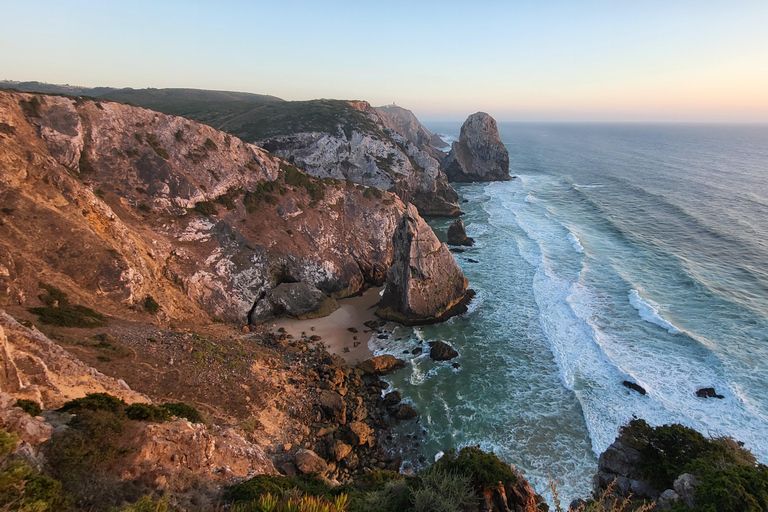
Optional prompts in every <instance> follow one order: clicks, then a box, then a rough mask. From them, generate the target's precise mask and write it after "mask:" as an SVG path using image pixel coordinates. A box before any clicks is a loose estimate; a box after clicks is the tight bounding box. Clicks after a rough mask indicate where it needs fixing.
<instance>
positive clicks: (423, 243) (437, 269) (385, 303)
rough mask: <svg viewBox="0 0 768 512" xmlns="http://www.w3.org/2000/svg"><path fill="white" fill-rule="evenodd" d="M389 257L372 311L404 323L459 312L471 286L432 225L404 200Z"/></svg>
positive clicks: (464, 307)
mask: <svg viewBox="0 0 768 512" xmlns="http://www.w3.org/2000/svg"><path fill="white" fill-rule="evenodd" d="M393 245H394V259H393V262H392V266H391V267H390V268H389V270H388V271H387V280H386V285H387V286H386V288H385V290H384V295H383V296H382V299H381V302H379V307H378V309H377V310H376V314H377V315H378V316H379V317H381V318H384V319H388V320H394V321H397V322H400V323H403V324H406V325H418V324H426V323H435V322H442V321H444V320H447V319H448V318H450V317H452V316H455V315H458V314H461V313H464V312H465V311H466V310H467V304H468V303H469V301H470V300H471V298H472V297H473V296H474V292H471V291H470V290H467V280H466V279H465V278H464V275H463V274H462V273H461V269H460V268H459V266H458V265H457V264H456V261H455V260H454V259H453V256H451V253H450V252H449V251H448V248H447V247H446V246H445V245H443V244H442V243H440V241H439V240H438V239H437V237H436V236H435V234H434V232H433V231H432V229H431V228H430V227H429V226H428V225H427V223H426V222H424V219H422V218H421V217H420V216H419V214H418V212H417V211H416V208H415V207H414V206H413V205H410V204H409V205H408V207H407V209H406V212H405V213H404V214H403V216H402V217H401V218H400V222H399V223H398V226H397V229H396V230H395V235H394V236H393Z"/></svg>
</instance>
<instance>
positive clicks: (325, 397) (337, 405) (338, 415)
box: [318, 390, 347, 425]
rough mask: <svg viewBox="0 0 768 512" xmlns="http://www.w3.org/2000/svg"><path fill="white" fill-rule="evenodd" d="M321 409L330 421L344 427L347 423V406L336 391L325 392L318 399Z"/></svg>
mask: <svg viewBox="0 0 768 512" xmlns="http://www.w3.org/2000/svg"><path fill="white" fill-rule="evenodd" d="M318 401H319V403H320V408H321V409H322V410H323V413H325V416H326V417H327V418H328V420H330V421H332V422H334V423H339V424H341V425H344V424H345V423H346V422H347V404H345V403H344V399H342V398H341V395H340V394H338V393H336V392H335V391H329V390H323V391H321V392H320V397H319V399H318Z"/></svg>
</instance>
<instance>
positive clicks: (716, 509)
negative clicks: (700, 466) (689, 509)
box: [695, 464, 768, 512]
mask: <svg viewBox="0 0 768 512" xmlns="http://www.w3.org/2000/svg"><path fill="white" fill-rule="evenodd" d="M699 477H700V478H701V483H700V484H699V486H698V487H697V488H696V495H695V503H696V505H697V510H700V511H701V512H761V511H763V510H768V467H766V466H763V465H762V464H761V465H759V466H757V467H755V466H735V467H732V468H727V469H712V468H709V469H708V470H706V471H704V472H703V473H700V474H699Z"/></svg>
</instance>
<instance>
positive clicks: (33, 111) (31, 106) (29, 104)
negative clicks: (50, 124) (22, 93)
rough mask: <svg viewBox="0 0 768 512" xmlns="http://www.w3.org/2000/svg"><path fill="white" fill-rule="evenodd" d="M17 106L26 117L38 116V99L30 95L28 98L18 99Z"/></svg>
mask: <svg viewBox="0 0 768 512" xmlns="http://www.w3.org/2000/svg"><path fill="white" fill-rule="evenodd" d="M19 106H20V107H21V110H22V111H23V112H24V115H25V116H27V117H40V106H41V105H40V100H39V99H38V98H37V96H32V97H31V98H30V99H28V100H19Z"/></svg>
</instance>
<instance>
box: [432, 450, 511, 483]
mask: <svg viewBox="0 0 768 512" xmlns="http://www.w3.org/2000/svg"><path fill="white" fill-rule="evenodd" d="M432 468H434V469H435V470H438V471H441V470H442V471H443V472H445V473H456V474H458V475H462V476H466V477H467V478H469V479H470V481H471V482H472V485H473V486H474V487H475V488H478V489H493V488H495V487H497V486H498V485H499V482H505V483H506V482H513V483H514V482H517V477H516V476H515V474H514V473H512V470H511V469H510V467H509V466H508V465H507V464H505V463H503V462H502V461H501V460H500V459H499V458H498V457H496V456H495V455H494V454H492V453H486V452H484V451H483V450H481V449H480V448H478V447H477V446H467V447H466V448H462V449H461V451H459V453H458V454H456V453H455V452H454V451H453V450H451V451H449V452H448V453H446V454H445V455H444V456H443V457H441V458H440V460H439V461H437V462H436V463H435V464H434V465H433V466H432Z"/></svg>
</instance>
